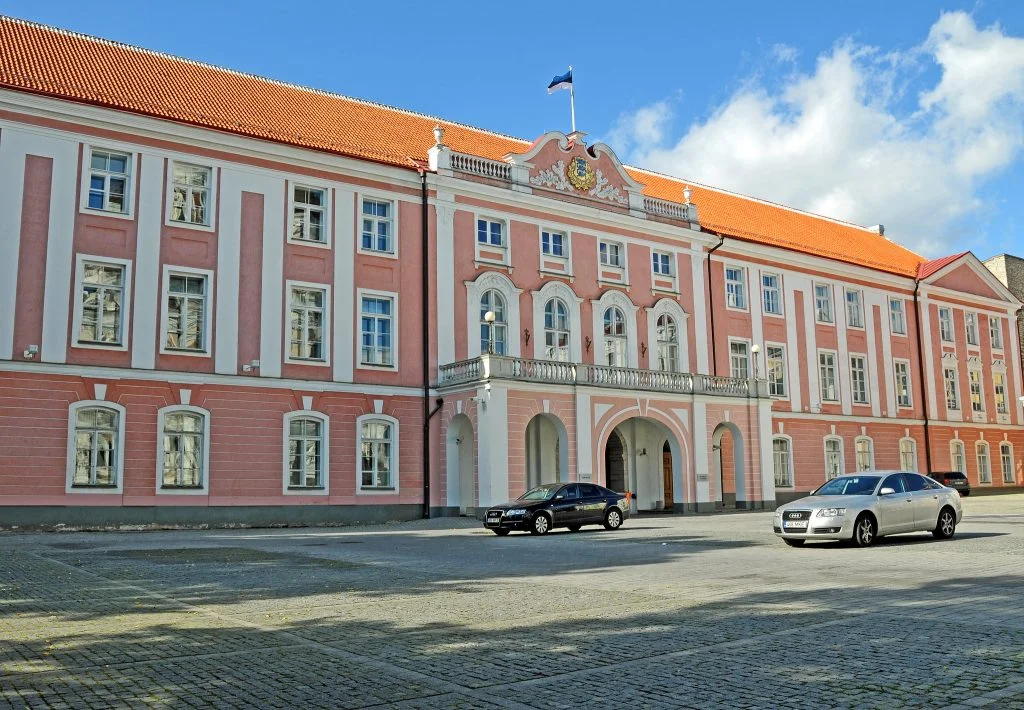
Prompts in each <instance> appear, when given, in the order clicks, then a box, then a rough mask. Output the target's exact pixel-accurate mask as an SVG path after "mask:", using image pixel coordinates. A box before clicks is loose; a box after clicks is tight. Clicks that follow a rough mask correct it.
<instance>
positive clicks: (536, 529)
mask: <svg viewBox="0 0 1024 710" xmlns="http://www.w3.org/2000/svg"><path fill="white" fill-rule="evenodd" d="M550 529H551V519H550V518H549V517H548V516H547V515H545V514H544V513H537V515H535V516H534V518H533V525H531V526H530V532H531V533H533V534H534V535H547V534H548V531H549V530H550Z"/></svg>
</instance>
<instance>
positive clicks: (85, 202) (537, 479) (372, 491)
mask: <svg viewBox="0 0 1024 710" xmlns="http://www.w3.org/2000/svg"><path fill="white" fill-rule="evenodd" d="M0 98H2V106H0V109H2V110H0V180H2V181H3V182H4V186H3V187H4V190H3V191H2V194H3V195H4V198H3V199H4V200H6V202H5V203H4V204H3V205H0V207H3V208H4V209H0V244H2V246H3V253H4V254H5V257H6V258H5V260H4V263H2V264H0V283H4V282H6V283H9V284H16V288H14V289H10V290H8V291H7V292H6V293H10V294H11V295H12V296H13V302H12V303H10V304H7V305H8V308H7V309H6V310H8V311H9V313H10V315H8V316H4V318H3V319H0V524H10V525H48V524H57V523H61V522H65V523H69V524H101V523H102V524H118V523H158V524H176V523H183V524H184V523H198V522H204V523H213V524H217V523H275V522H285V523H303V522H305V523H319V522H336V521H343V520H370V519H393V518H410V517H417V516H419V515H420V514H422V512H423V511H424V509H425V508H426V509H429V510H432V511H434V513H435V514H438V513H448V514H453V513H458V512H460V511H461V512H473V511H476V510H478V509H479V508H481V507H484V506H486V505H489V504H491V503H494V502H498V501H500V500H504V499H506V498H508V497H510V496H515V495H517V494H519V493H521V492H523V491H524V490H525V489H527V488H528V487H530V486H532V485H536V484H538V483H541V482H548V481H554V480H565V481H570V480H581V481H593V482H598V483H602V484H604V485H609V486H611V487H615V488H618V489H621V490H630V491H632V492H633V493H634V495H635V499H636V504H637V506H638V507H639V508H640V509H673V510H677V511H692V510H707V509H713V508H715V507H719V506H723V505H737V506H741V507H754V508H759V507H768V506H773V505H774V504H775V502H776V501H781V500H785V499H788V498H792V497H795V496H797V495H800V494H801V493H803V492H806V491H808V490H810V489H812V488H814V487H816V486H817V485H819V484H820V483H821V482H823V481H824V480H825V479H826V477H827V476H829V475H834V474H836V473H843V472H853V471H856V470H863V469H865V468H887V469H899V468H909V469H916V470H921V471H924V470H926V469H928V468H930V469H931V470H933V471H941V470H949V469H951V468H954V467H958V468H962V469H964V470H966V472H967V474H968V476H969V477H970V479H971V481H972V484H974V485H975V486H978V487H983V488H984V487H992V488H999V487H1002V486H1020V485H1024V419H1022V410H1021V405H1020V404H1019V402H1018V398H1020V397H1021V395H1022V390H1021V385H1022V378H1021V371H1020V367H1021V365H1020V363H1021V358H1020V352H1019V344H1018V340H1017V338H1016V337H1014V336H1015V331H1014V324H1013V318H1014V315H1015V313H1016V310H1017V309H1018V308H1019V307H1020V303H1019V302H1018V301H1017V300H1016V299H1014V298H1013V297H1012V296H1011V295H1010V294H1009V293H1008V292H1007V291H1005V289H1003V288H1002V287H1001V286H1000V285H999V284H998V282H996V281H995V280H994V278H993V277H992V276H991V275H990V274H989V273H988V272H987V271H986V270H985V269H984V268H982V267H981V266H980V264H979V263H978V262H977V259H975V258H974V257H973V256H972V255H970V254H967V255H964V256H962V257H960V258H958V259H956V260H954V261H952V262H950V263H949V264H948V265H946V266H945V267H943V268H941V269H939V270H937V271H935V272H934V273H932V274H930V275H928V276H927V277H924V278H920V279H913V278H909V277H906V276H899V275H895V274H893V273H888V272H885V271H880V270H873V269H870V268H867V267H865V266H857V265H853V264H850V263H844V262H842V261H839V260H835V259H829V258H826V257H823V256H813V255H808V254H806V253H802V252H796V251H788V250H786V249H783V248H780V247H778V246H771V245H768V244H763V243H758V242H756V241H752V240H750V239H746V238H742V237H741V236H737V237H733V236H729V235H728V234H724V235H723V234H720V233H718V232H715V231H713V230H711V229H706V228H703V227H702V226H701V225H702V223H701V220H700V209H701V205H700V204H699V203H697V204H691V203H688V202H687V201H685V200H684V198H683V196H682V195H680V196H679V200H678V201H664V200H656V199H652V198H649V197H646V196H645V194H644V193H643V188H644V185H642V184H641V183H639V182H637V181H636V180H635V179H634V178H633V177H631V176H630V174H629V173H627V172H626V171H625V169H624V168H623V166H622V165H621V164H620V163H619V161H618V158H617V157H616V156H615V155H614V154H613V153H612V152H611V150H610V149H608V148H607V147H606V146H603V145H596V146H590V147H588V146H587V145H586V144H585V143H584V141H583V138H582V136H580V135H576V136H572V137H567V136H564V135H562V134H557V133H552V134H547V135H545V136H542V137H541V138H540V139H538V141H537V142H535V143H534V144H533V145H532V146H530V147H529V148H525V149H524V150H523V151H522V152H519V153H512V154H509V155H508V156H506V158H505V160H504V161H494V160H486V159H482V158H479V159H475V160H474V161H471V160H469V158H472V157H473V156H466V155H463V154H459V153H456V152H454V151H453V150H452V149H451V148H449V147H448V146H446V145H445V144H444V143H443V139H442V142H439V143H438V144H437V145H435V146H434V148H432V149H431V150H430V154H429V166H422V169H423V170H424V171H425V178H422V179H425V181H426V191H425V195H426V199H425V201H424V200H423V198H422V196H423V194H424V193H422V192H421V188H422V183H421V173H420V172H419V171H418V170H416V169H414V168H413V167H410V168H399V167H394V166H388V165H384V164H379V163H376V162H372V161H368V160H356V159H352V158H346V157H340V156H338V155H333V154H327V153H319V152H316V151H312V150H306V149H297V148H294V147H289V146H284V145H278V144H275V143H270V142H265V141H262V142H261V141H256V140H251V139H248V138H244V137H240V136H232V138H231V140H230V141H224V140H223V135H222V134H219V133H217V132H215V131H212V130H206V129H199V128H195V127H185V126H181V125H178V124H175V123H172V122H169V121H162V120H157V119H150V118H143V117H140V116H129V115H126V114H122V113H117V112H114V111H107V110H102V111H101V110H97V111H95V112H94V115H91V117H90V118H89V120H81V119H77V118H76V105H74V104H71V103H69V102H63V101H59V100H54V99H45V100H44V99H40V98H38V97H33V98H32V100H28V98H27V97H26V95H22V94H19V93H16V92H12V91H2V92H0ZM573 170H576V171H578V173H573V172H572V171H573ZM570 178H573V179H575V182H574V181H573V179H570ZM780 209H782V208H780ZM423 224H426V225H427V229H428V233H427V234H426V235H424V234H423ZM878 239H882V237H880V236H879V237H878ZM15 255H16V257H15ZM424 262H426V273H427V279H428V280H427V283H426V284H424V282H423V274H424ZM709 274H710V277H709ZM425 286H426V288H425ZM486 311H492V312H493V313H494V315H495V318H494V322H493V324H492V325H489V324H488V322H487V321H486V320H484V313H485V312H486ZM424 317H425V318H426V323H424ZM424 338H427V339H428V341H427V343H426V345H427V347H426V353H424ZM488 350H490V351H491V352H490V353H489V352H488ZM424 356H425V357H424ZM424 360H425V361H424ZM435 409H436V411H435ZM429 412H433V416H431V417H430V419H429V421H428V422H426V424H427V426H426V427H425V416H426V415H427V414H428V413H429ZM425 435H426V436H427V441H426V442H424V436H425ZM425 443H426V444H427V446H428V448H429V452H426V450H425ZM425 472H426V473H428V475H429V476H430V478H429V480H428V482H429V500H427V501H426V504H425V501H424V496H425V492H426V490H427V487H428V486H425V485H424V484H425V480H424V474H425Z"/></svg>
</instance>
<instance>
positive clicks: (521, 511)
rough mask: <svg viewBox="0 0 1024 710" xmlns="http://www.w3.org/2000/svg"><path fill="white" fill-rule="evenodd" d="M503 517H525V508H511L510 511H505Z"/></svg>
mask: <svg viewBox="0 0 1024 710" xmlns="http://www.w3.org/2000/svg"><path fill="white" fill-rule="evenodd" d="M505 515H526V508H513V509H512V510H506V511H505Z"/></svg>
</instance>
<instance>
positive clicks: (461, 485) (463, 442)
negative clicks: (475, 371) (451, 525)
mask: <svg viewBox="0 0 1024 710" xmlns="http://www.w3.org/2000/svg"><path fill="white" fill-rule="evenodd" d="M445 453H446V456H445V461H446V467H447V476H448V490H449V491H450V493H449V495H448V500H449V501H450V504H451V505H452V506H453V507H457V508H458V509H459V515H472V514H473V511H474V508H475V507H476V500H477V486H476V434H475V432H474V431H473V422H472V421H471V420H470V418H469V417H468V416H466V415H465V414H461V413H460V414H456V415H455V416H454V417H452V418H451V420H450V421H449V422H448V427H447V431H446V432H445ZM452 493H454V495H452Z"/></svg>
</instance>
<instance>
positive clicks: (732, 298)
mask: <svg viewBox="0 0 1024 710" xmlns="http://www.w3.org/2000/svg"><path fill="white" fill-rule="evenodd" d="M730 271H739V274H740V278H739V280H738V281H737V280H735V279H730V278H729V272H730ZM722 280H723V281H724V282H725V308H726V310H729V311H740V312H742V313H747V312H749V311H750V294H748V293H747V288H748V284H747V267H745V266H737V265H736V264H725V265H724V266H723V268H722ZM730 287H731V290H730ZM741 299H742V301H743V303H742V304H741V303H739V301H740V300H741Z"/></svg>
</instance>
